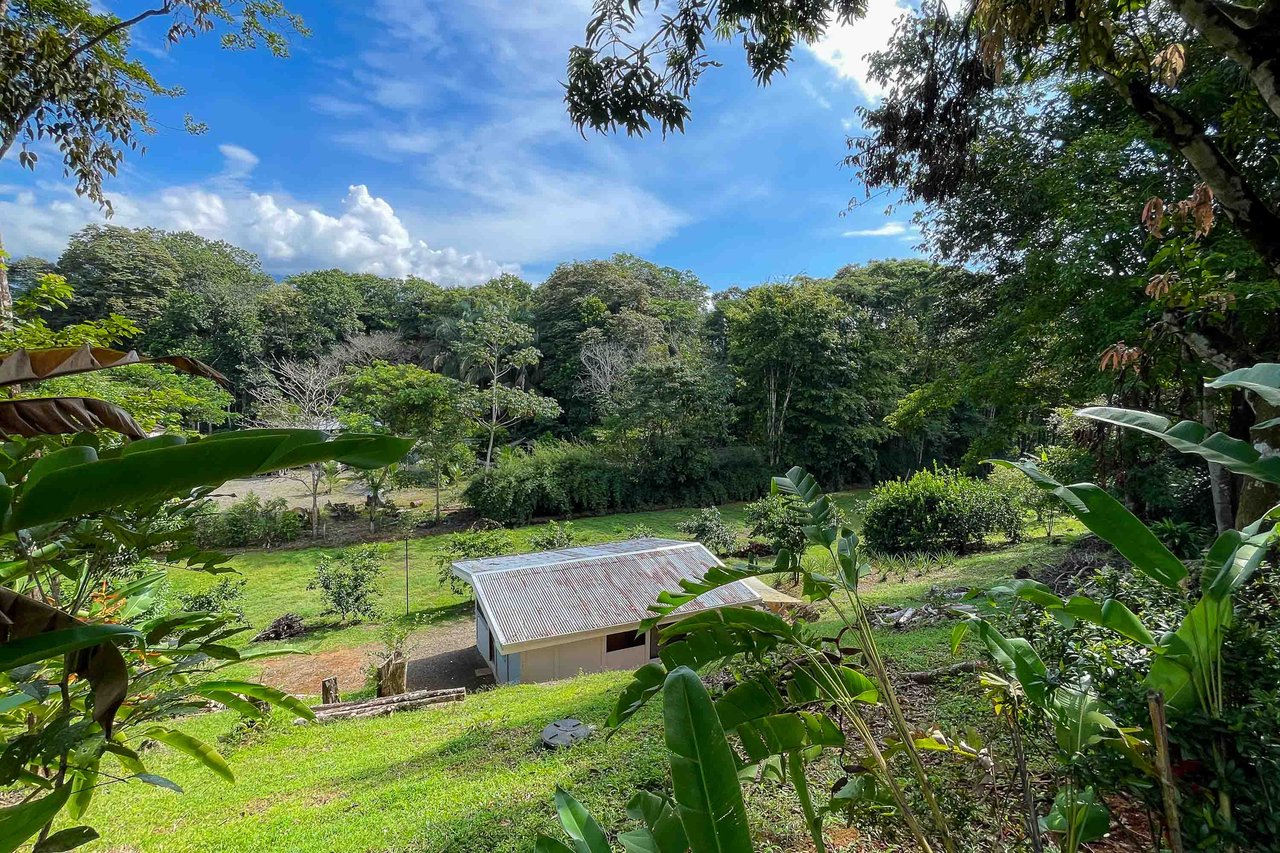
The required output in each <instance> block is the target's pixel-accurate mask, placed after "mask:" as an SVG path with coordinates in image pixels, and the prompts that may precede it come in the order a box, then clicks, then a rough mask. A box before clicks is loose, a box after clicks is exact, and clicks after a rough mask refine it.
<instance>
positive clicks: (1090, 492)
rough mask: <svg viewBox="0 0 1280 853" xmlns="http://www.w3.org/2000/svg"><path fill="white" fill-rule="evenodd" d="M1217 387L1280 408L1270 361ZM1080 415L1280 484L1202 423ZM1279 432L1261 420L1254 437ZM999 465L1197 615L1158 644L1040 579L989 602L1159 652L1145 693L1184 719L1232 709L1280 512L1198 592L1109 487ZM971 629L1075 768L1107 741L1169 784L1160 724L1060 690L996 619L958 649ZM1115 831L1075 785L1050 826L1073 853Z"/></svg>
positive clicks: (1184, 569) (1115, 612)
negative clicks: (1231, 667)
mask: <svg viewBox="0 0 1280 853" xmlns="http://www.w3.org/2000/svg"><path fill="white" fill-rule="evenodd" d="M1207 385H1208V387H1211V388H1238V389H1241V390H1245V391H1248V392H1250V393H1254V394H1257V395H1259V396H1260V397H1262V398H1263V399H1264V400H1266V401H1267V402H1268V403H1272V404H1276V403H1280V365H1277V364H1259V365H1256V366H1254V367H1250V368H1245V369H1242V370H1237V371H1233V372H1231V373H1228V374H1226V375H1223V376H1220V377H1218V378H1217V379H1215V380H1213V381H1211V382H1209V383H1207ZM1078 414H1079V415H1081V416H1082V417H1086V418H1091V419H1093V420H1097V421H1101V422H1103V423H1107V424H1111V425H1113V426H1117V427H1121V428H1126V429H1136V430H1139V431H1141V432H1144V433H1147V434H1149V435H1153V436H1156V437H1158V438H1160V439H1161V440H1163V441H1165V442H1166V443H1167V444H1169V445H1170V446H1172V447H1174V448H1175V449H1177V450H1179V451H1180V452H1183V453H1190V454H1194V455H1197V456H1200V457H1201V458H1203V459H1205V460H1206V461H1207V462H1211V463H1214V464H1217V465H1222V466H1223V467H1225V468H1227V469H1228V470H1230V471H1233V472H1235V473H1237V474H1241V475H1243V476H1246V477H1250V478H1253V479H1255V480H1259V481H1262V482H1265V483H1272V484H1280V456H1277V455H1275V454H1264V453H1263V452H1262V451H1260V450H1259V449H1258V448H1256V447H1254V446H1253V445H1251V444H1250V443H1249V442H1246V441H1242V440H1240V439H1237V438H1233V437H1231V436H1228V435H1225V434H1223V433H1220V432H1215V433H1210V432H1209V431H1208V430H1207V429H1206V428H1205V427H1204V426H1203V425H1202V424H1199V423H1197V422H1195V421H1180V422H1177V423H1174V422H1171V421H1170V420H1169V419H1167V418H1164V417H1161V416H1160V415H1155V414H1150V413H1148V412H1139V411H1132V410H1128V409H1116V408H1110V407H1091V408H1086V409H1081V410H1080V411H1079V412H1078ZM1272 425H1273V424H1271V423H1262V424H1258V425H1256V426H1255V427H1254V428H1255V429H1263V428H1267V427H1269V426H1272ZM990 461H991V462H992V463H993V464H996V465H1006V466H1010V467H1014V468H1017V469H1019V470H1021V471H1022V472H1023V473H1024V474H1026V476H1027V477H1029V478H1030V479H1031V481H1032V482H1033V483H1035V485H1036V486H1038V487H1039V488H1041V489H1043V490H1045V491H1046V492H1049V493H1051V494H1053V495H1055V496H1056V497H1057V498H1058V499H1060V500H1061V501H1062V503H1063V504H1064V505H1065V507H1066V508H1067V510H1068V511H1069V512H1070V513H1072V514H1073V515H1074V516H1075V517H1076V518H1078V519H1079V520H1080V521H1081V523H1083V524H1084V526H1085V527H1086V528H1087V529H1088V530H1090V531H1091V532H1092V533H1094V534H1095V535H1097V536H1098V538H1100V539H1102V540H1104V541H1105V542H1107V543H1109V544H1110V545H1111V546H1112V547H1114V548H1115V549H1116V550H1117V551H1118V552H1119V553H1120V554H1121V555H1122V556H1123V557H1124V558H1125V559H1126V560H1128V561H1129V563H1130V564H1131V565H1132V566H1133V568H1134V569H1135V570H1136V571H1138V572H1140V573H1141V574H1143V575H1144V576H1146V577H1147V578H1150V579H1151V580H1153V581H1155V582H1156V583H1158V584H1160V585H1161V586H1163V587H1165V588H1166V589H1168V590H1171V591H1174V592H1177V593H1180V594H1185V595H1186V596H1187V599H1188V609H1187V613H1186V615H1185V616H1184V617H1183V619H1182V621H1181V623H1180V624H1179V625H1178V626H1177V627H1176V628H1175V629H1174V630H1173V631H1169V632H1167V633H1164V634H1163V635H1161V636H1156V632H1155V631H1154V630H1153V629H1151V628H1149V627H1148V626H1146V625H1144V624H1143V622H1142V620H1141V618H1140V617H1139V616H1138V615H1137V614H1135V613H1134V612H1133V611H1132V610H1130V609H1129V608H1128V607H1127V606H1126V605H1125V604H1124V603H1123V602H1121V601H1119V600H1117V599H1107V600H1103V601H1095V600H1093V599H1091V598H1089V597H1087V596H1083V595H1073V596H1071V597H1069V598H1066V599H1064V598H1062V597H1060V596H1059V595H1058V594H1057V593H1055V592H1054V591H1053V590H1052V589H1051V588H1049V587H1048V586H1046V585H1045V584H1042V583H1039V582H1036V581H1034V580H1029V579H1024V580H1015V581H1012V582H1010V583H1007V584H1002V585H1000V586H997V587H995V588H993V589H991V590H988V591H987V592H986V593H985V596H986V597H987V598H988V599H989V600H991V601H993V602H1008V601H1010V600H1012V599H1018V600H1022V601H1027V602H1031V603H1032V604H1034V605H1036V606H1039V607H1041V608H1043V609H1044V611H1045V612H1046V613H1047V614H1049V615H1050V616H1052V617H1053V618H1055V619H1058V620H1059V621H1063V622H1065V623H1068V624H1070V622H1072V621H1074V620H1080V621H1084V622H1089V623H1092V624H1095V625H1098V626H1101V627H1102V628H1105V629H1107V630H1109V631H1112V632H1114V633H1115V634H1117V635H1119V636H1120V637H1123V638H1124V639H1125V640H1127V641H1129V642H1131V643H1135V644H1137V645H1139V646H1141V647H1143V648H1144V649H1146V650H1147V651H1148V652H1149V654H1150V666H1149V669H1148V671H1147V674H1146V676H1145V679H1144V682H1143V686H1144V687H1145V688H1146V689H1147V690H1148V691H1150V693H1151V694H1152V695H1154V696H1157V697H1159V704H1161V705H1162V706H1165V707H1167V708H1168V709H1169V712H1170V714H1171V715H1175V716H1176V715H1179V714H1187V713H1191V712H1198V713H1200V714H1203V715H1206V716H1208V717H1209V718H1211V719H1221V718H1222V717H1223V712H1224V710H1225V709H1226V702H1227V691H1226V689H1225V685H1224V684H1223V659H1224V651H1225V642H1226V637H1227V631H1228V629H1229V628H1230V627H1231V624H1232V621H1233V619H1234V604H1235V596H1236V594H1237V593H1238V592H1239V591H1240V590H1241V588H1243V587H1244V586H1245V585H1246V584H1247V583H1248V582H1249V580H1250V579H1251V578H1252V577H1253V575H1254V573H1255V572H1256V571H1257V570H1258V568H1259V566H1260V565H1261V564H1262V562H1263V560H1264V559H1266V558H1267V556H1268V554H1270V553H1272V550H1273V548H1274V546H1275V543H1276V541H1277V536H1278V535H1280V529H1278V528H1277V527H1276V525H1275V522H1276V521H1277V520H1278V519H1280V506H1277V507H1273V508H1272V509H1270V510H1269V511H1267V512H1265V513H1264V514H1263V515H1262V517H1261V518H1259V519H1257V520H1256V521H1254V522H1253V523H1251V524H1249V525H1247V526H1245V527H1243V528H1242V529H1239V530H1226V531H1224V532H1222V533H1221V534H1219V535H1218V537H1217V539H1216V540H1215V541H1214V543H1213V544H1212V546H1211V547H1210V548H1209V550H1208V551H1207V552H1206V553H1205V555H1204V558H1203V560H1202V561H1201V565H1200V566H1199V567H1198V568H1199V583H1198V585H1197V588H1195V589H1191V588H1189V587H1188V580H1189V578H1190V577H1191V576H1192V571H1191V569H1190V568H1189V567H1188V566H1187V565H1186V564H1185V563H1184V562H1183V561H1182V560H1180V559H1179V558H1178V557H1177V556H1175V555H1174V554H1173V553H1172V552H1171V551H1170V550H1169V548H1167V547H1166V546H1165V545H1164V543H1162V542H1161V541H1160V539H1159V538H1158V537H1157V536H1156V535H1155V534H1154V533H1153V532H1152V531H1151V530H1150V529H1149V528H1148V527H1147V526H1146V525H1145V524H1143V523H1142V521H1140V520H1139V519H1138V518H1137V517H1136V516H1134V515H1133V513H1131V512H1130V511H1129V510H1128V509H1126V508H1125V507H1124V506H1123V505H1122V504H1121V503H1120V502H1119V501H1117V500H1116V499H1115V498H1113V497H1112V496H1111V495H1110V494H1108V493H1107V492H1106V491H1105V490H1104V489H1102V488H1101V487H1099V486H1097V485H1094V484H1092V483H1077V484H1074V485H1064V484H1062V483H1059V482H1057V481H1056V480H1054V479H1053V478H1051V477H1049V476H1047V475H1046V474H1044V473H1043V472H1041V471H1040V470H1039V469H1038V468H1037V467H1036V466H1035V463H1034V462H1033V461H1026V462H1008V461H1004V460H990ZM970 631H973V632H976V634H977V636H978V637H979V638H980V639H981V640H982V642H983V644H984V645H985V647H986V648H987V650H988V651H989V652H990V654H991V657H992V659H993V660H994V661H995V663H996V664H997V666H998V667H999V668H1000V670H1001V671H1002V672H1003V673H1004V674H1005V675H1006V676H1007V677H1008V678H1010V679H1012V681H1013V682H1015V683H1016V685H1017V687H1018V692H1019V693H1020V694H1021V695H1022V696H1023V697H1025V699H1026V701H1027V702H1029V703H1030V704H1033V705H1035V706H1037V707H1038V708H1040V709H1041V710H1042V711H1044V712H1045V713H1046V715H1047V716H1048V717H1049V719H1050V720H1052V721H1054V723H1055V726H1056V727H1057V729H1058V732H1059V751H1060V755H1061V756H1062V757H1063V759H1064V761H1070V760H1071V759H1073V758H1074V757H1075V756H1078V755H1079V754H1080V752H1081V751H1082V750H1083V748H1085V747H1087V746H1092V745H1093V744H1095V743H1099V742H1102V741H1107V742H1109V743H1112V744H1113V745H1115V746H1116V747H1118V748H1119V749H1120V750H1121V751H1122V752H1123V753H1124V754H1125V755H1127V756H1128V758H1129V759H1130V761H1131V762H1132V763H1133V764H1134V766H1135V767H1136V768H1137V769H1139V770H1140V771H1141V772H1143V773H1147V774H1150V775H1152V776H1158V771H1159V768H1158V767H1156V766H1154V765H1153V763H1152V760H1151V756H1150V755H1149V753H1148V751H1147V750H1146V749H1145V747H1146V743H1145V742H1144V741H1143V740H1142V739H1140V738H1138V737H1136V735H1137V734H1138V733H1139V732H1145V733H1150V734H1153V735H1155V734H1159V733H1158V732H1155V731H1153V730H1152V726H1153V725H1158V724H1159V723H1158V722H1157V723H1148V721H1134V722H1135V724H1134V725H1133V726H1132V727H1131V728H1121V727H1120V726H1118V725H1117V724H1116V723H1115V722H1113V721H1111V719H1110V718H1108V717H1107V716H1106V715H1105V714H1104V713H1103V709H1102V708H1101V706H1100V705H1099V704H1098V701H1097V698H1096V696H1095V695H1094V692H1093V690H1092V686H1091V685H1089V684H1060V683H1055V682H1054V680H1052V679H1050V677H1049V674H1048V670H1047V668H1046V667H1045V664H1044V663H1043V661H1042V660H1041V659H1040V656H1039V655H1038V654H1037V653H1036V651H1035V649H1033V648H1032V647H1031V645H1030V644H1029V643H1027V641H1026V640H1023V639H1021V638H1018V637H1009V638H1006V637H1004V636H1002V635H1001V634H1000V632H999V631H997V630H996V628H995V627H994V626H992V625H991V624H990V623H989V622H988V621H987V620H985V619H982V618H979V617H974V618H972V619H969V620H967V621H964V622H961V623H958V624H957V626H956V629H955V631H954V633H953V637H952V646H953V649H954V648H956V647H958V646H959V644H960V642H961V641H962V640H963V639H964V637H965V636H966V635H967V634H968V633H969V632H970ZM1215 758H1216V759H1217V762H1218V764H1219V766H1218V767H1217V768H1215V770H1216V772H1218V773H1220V774H1221V773H1226V772H1228V768H1227V767H1226V766H1225V756H1224V755H1223V751H1222V749H1221V746H1220V745H1219V748H1217V749H1216V750H1215ZM1157 781H1161V780H1159V779H1158V780H1157ZM1215 806H1216V808H1217V810H1218V811H1219V813H1220V814H1221V816H1222V818H1223V819H1224V821H1225V822H1226V823H1227V824H1228V825H1229V824H1230V823H1231V820H1232V812H1231V801H1230V797H1229V796H1228V794H1227V793H1226V792H1225V791H1219V792H1218V794H1217V802H1216V803H1215ZM1108 822H1109V821H1108V817H1107V809H1106V806H1105V805H1104V804H1103V803H1102V802H1101V801H1100V800H1099V798H1098V797H1097V795H1096V793H1095V792H1094V791H1093V790H1092V789H1089V788H1086V789H1084V790H1077V789H1076V788H1075V787H1074V785H1073V784H1072V783H1071V782H1070V780H1068V784H1067V786H1066V788H1065V789H1064V790H1063V791H1062V792H1060V793H1059V797H1058V799H1057V800H1055V803H1054V808H1053V810H1052V811H1051V812H1050V814H1049V817H1048V820H1047V822H1046V825H1047V828H1048V829H1049V830H1050V831H1052V832H1054V833H1056V834H1057V835H1058V836H1059V837H1060V838H1061V846H1062V849H1064V850H1067V851H1074V850H1077V849H1079V847H1080V845H1081V844H1083V843H1087V842H1088V841H1090V840H1093V839H1095V838H1098V837H1100V836H1101V834H1103V833H1105V832H1106V831H1107V829H1108ZM1166 824H1167V825H1168V827H1169V829H1170V831H1171V832H1176V829H1175V828H1176V826H1177V825H1178V820H1177V816H1176V815H1168V814H1167V815H1166ZM1173 843H1174V844H1178V843H1179V842H1177V841H1176V840H1174V841H1173Z"/></svg>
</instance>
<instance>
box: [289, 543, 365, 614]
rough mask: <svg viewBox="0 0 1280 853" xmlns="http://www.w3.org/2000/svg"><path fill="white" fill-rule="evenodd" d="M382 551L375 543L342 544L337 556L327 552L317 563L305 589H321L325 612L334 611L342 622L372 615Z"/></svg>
mask: <svg viewBox="0 0 1280 853" xmlns="http://www.w3.org/2000/svg"><path fill="white" fill-rule="evenodd" d="M381 571H382V554H381V549H380V548H379V547H378V546H377V545H356V546H353V547H351V548H344V549H342V550H341V551H339V552H338V553H337V555H336V556H332V555H329V554H326V555H325V556H323V557H321V558H320V562H319V563H317V564H316V570H315V576H314V577H313V578H312V579H311V582H310V583H308V584H307V589H318V590H320V596H321V597H322V598H323V599H324V602H325V605H326V609H325V611H324V612H325V613H336V614H337V615H338V618H339V619H341V620H342V621H343V622H347V621H348V620H351V619H359V618H362V617H363V618H367V619H371V618H373V617H374V616H376V615H377V613H378V608H377V605H375V604H374V602H373V596H374V593H375V592H376V591H377V590H376V585H377V581H378V574H379V573H380V572H381Z"/></svg>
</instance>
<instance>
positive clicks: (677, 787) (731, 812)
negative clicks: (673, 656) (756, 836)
mask: <svg viewBox="0 0 1280 853" xmlns="http://www.w3.org/2000/svg"><path fill="white" fill-rule="evenodd" d="M663 721H664V723H665V726H666V741H667V752H668V755H669V757H670V762H671V784H672V788H673V789H674V792H675V800H676V808H677V811H678V813H679V815H680V822H681V824H682V825H683V826H684V830H685V834H686V835H687V837H688V839H689V846H690V848H691V849H692V851H693V853H747V851H750V850H752V844H751V831H750V829H749V827H748V825H747V810H746V807H745V806H744V805H743V802H742V789H741V788H739V787H738V768H737V762H736V760H735V758H734V755H733V750H731V749H730V748H729V741H728V740H726V738H725V735H724V729H723V728H722V727H721V725H720V719H719V717H718V716H717V715H716V710H715V706H714V705H713V704H712V702H711V697H710V696H709V695H708V694H707V689H706V688H705V687H703V686H702V681H701V680H700V679H699V678H698V674H697V673H696V672H694V671H693V670H691V669H689V668H687V667H680V668H678V669H676V670H675V671H674V672H672V673H671V674H670V675H668V676H667V683H666V688H665V697H664V700H663Z"/></svg>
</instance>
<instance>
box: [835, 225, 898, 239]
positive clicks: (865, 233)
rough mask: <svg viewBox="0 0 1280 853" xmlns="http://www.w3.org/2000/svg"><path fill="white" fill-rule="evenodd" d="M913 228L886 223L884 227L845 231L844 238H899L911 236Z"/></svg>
mask: <svg viewBox="0 0 1280 853" xmlns="http://www.w3.org/2000/svg"><path fill="white" fill-rule="evenodd" d="M915 230H916V229H915V226H913V225H911V224H910V223H907V222H886V223H885V224H884V225H879V226H876V227H875V228H859V229H857V230H854V231H846V232H844V234H843V235H842V236H844V237H901V236H904V235H913V234H914V233H915Z"/></svg>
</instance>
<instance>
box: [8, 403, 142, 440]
mask: <svg viewBox="0 0 1280 853" xmlns="http://www.w3.org/2000/svg"><path fill="white" fill-rule="evenodd" d="M100 429H112V430H115V431H116V432H118V433H122V434H124V435H127V436H129V437H130V438H146V437H147V434H146V433H145V432H143V431H142V427H140V426H138V424H137V422H136V421H134V419H133V417H132V416H131V415H130V414H129V413H128V412H126V411H125V410H124V409H122V408H120V407H119V406H117V405H115V404H114V403H108V402H107V401H106V400H96V399H94V398H92V397H33V398H30V399H23V400H0V436H3V437H5V438H13V437H14V436H22V437H23V438H31V437H33V436H37V435H62V434H65V433H74V432H97V431H98V430H100Z"/></svg>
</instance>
